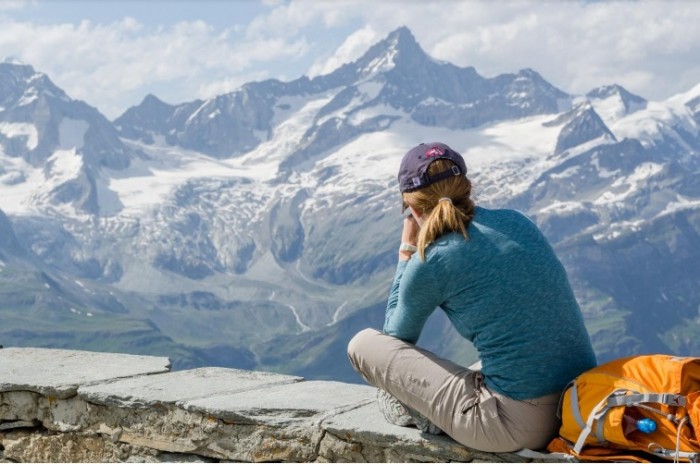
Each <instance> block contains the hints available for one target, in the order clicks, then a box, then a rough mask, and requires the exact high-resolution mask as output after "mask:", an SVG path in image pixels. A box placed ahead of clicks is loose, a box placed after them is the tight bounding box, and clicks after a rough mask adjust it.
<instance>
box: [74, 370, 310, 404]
mask: <svg viewBox="0 0 700 464" xmlns="http://www.w3.org/2000/svg"><path fill="white" fill-rule="evenodd" d="M301 380H302V378H301V377H295V376H290V375H281V374H273V373H271V372H254V371H244V370H239V369H224V368H218V367H204V368H200V369H192V370H188V371H176V372H170V373H168V374H163V375H149V376H141V377H135V378H129V379H118V380H114V381H109V382H104V383H99V384H95V385H90V386H85V387H80V388H79V389H78V395H79V396H80V397H81V398H83V399H84V400H86V401H89V402H90V403H95V404H111V405H119V406H124V407H149V406H153V405H154V404H158V403H187V402H189V401H193V400H196V399H200V398H207V397H211V396H220V395H230V394H234V393H240V392H244V391H248V390H256V389H260V388H264V387H267V386H273V385H280V384H289V383H294V382H299V381H301Z"/></svg>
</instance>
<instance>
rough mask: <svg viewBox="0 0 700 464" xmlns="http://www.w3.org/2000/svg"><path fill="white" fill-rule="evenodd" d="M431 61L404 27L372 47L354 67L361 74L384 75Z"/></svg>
mask: <svg viewBox="0 0 700 464" xmlns="http://www.w3.org/2000/svg"><path fill="white" fill-rule="evenodd" d="M428 60H430V58H429V57H428V55H426V53H425V52H424V51H423V49H422V48H421V46H420V45H419V44H418V42H417V41H416V39H415V37H414V36H413V34H412V33H411V31H410V30H409V29H408V28H407V27H405V26H402V27H400V28H398V29H396V30H394V31H392V32H391V33H389V35H388V36H387V37H386V38H385V39H384V40H381V41H379V42H378V43H376V44H375V45H373V46H372V47H370V49H369V50H367V52H366V53H365V54H364V55H363V56H362V57H360V59H358V60H357V61H356V62H355V63H354V65H355V67H356V68H357V70H358V71H359V73H360V74H364V75H368V74H375V73H382V72H386V71H389V70H391V69H393V68H394V67H396V66H402V67H406V66H408V67H410V66H415V65H419V64H421V63H424V62H425V61H428Z"/></svg>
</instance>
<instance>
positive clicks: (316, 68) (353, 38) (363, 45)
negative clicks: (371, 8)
mask: <svg viewBox="0 0 700 464" xmlns="http://www.w3.org/2000/svg"><path fill="white" fill-rule="evenodd" d="M382 38H383V37H380V36H379V34H377V32H376V31H375V30H374V29H372V28H371V27H370V26H365V27H363V28H362V29H358V30H357V31H355V32H353V33H352V34H350V35H349V36H348V38H347V39H345V41H344V42H343V43H342V44H341V45H340V47H338V50H336V52H335V53H334V54H333V55H332V56H330V57H327V56H326V57H323V58H321V59H319V60H317V61H316V62H315V63H314V64H313V65H312V66H311V69H310V70H309V77H313V76H320V75H324V74H328V73H330V72H331V71H333V70H335V69H337V68H339V67H340V66H341V65H343V64H345V63H351V62H352V61H354V60H356V59H357V58H359V57H360V56H362V54H364V53H365V52H366V51H367V49H368V48H369V47H370V46H372V44H374V43H375V42H377V41H378V40H380V39H382Z"/></svg>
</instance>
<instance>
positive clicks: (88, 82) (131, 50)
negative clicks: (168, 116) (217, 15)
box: [0, 18, 308, 117]
mask: <svg viewBox="0 0 700 464" xmlns="http://www.w3.org/2000/svg"><path fill="white" fill-rule="evenodd" d="M0 31H2V32H0V56H16V57H18V58H19V59H20V60H22V61H23V62H25V63H27V64H31V65H33V66H34V67H35V68H37V70H39V71H42V72H45V73H47V74H48V75H49V77H50V78H51V79H52V80H53V81H54V82H56V84H57V85H58V86H59V87H61V88H63V89H64V90H65V91H66V92H67V93H68V94H69V95H70V96H71V97H73V98H78V99H82V100H86V101H87V102H88V103H90V104H92V105H95V106H97V107H98V108H99V109H100V110H101V111H103V112H104V113H106V114H107V115H108V116H110V117H114V116H116V115H118V113H120V112H121V111H123V109H124V107H125V106H126V104H134V103H136V101H133V98H132V101H128V102H125V101H124V99H125V97H128V96H129V94H130V92H131V93H139V92H138V90H139V89H141V88H143V87H151V88H154V87H155V88H160V87H162V88H168V87H173V86H177V87H178V90H177V93H178V94H179V95H180V97H179V99H178V100H179V101H186V100H191V99H194V98H196V97H197V96H202V94H208V93H209V92H210V91H212V89H215V88H221V89H227V90H232V89H231V88H230V86H231V85H233V83H235V82H240V83H243V81H242V78H243V77H248V76H251V75H255V76H257V77H258V78H263V77H267V76H265V73H264V72H260V71H257V72H256V73H255V74H251V68H252V67H254V66H255V65H260V64H261V63H266V62H270V61H279V60H289V59H294V58H295V57H298V56H300V55H303V54H304V53H306V52H307V50H308V44H307V43H306V41H305V40H304V39H303V38H292V39H290V40H286V39H284V38H280V37H268V38H258V39H256V40H251V41H249V40H240V38H239V37H235V36H232V34H233V33H232V32H231V31H224V32H217V31H215V30H214V29H213V28H212V27H211V26H210V25H208V24H207V23H205V22H203V21H188V22H179V23H176V24H174V25H172V26H167V27H157V28H152V29H147V28H145V27H144V26H143V25H142V24H140V23H139V22H137V21H136V20H134V19H133V18H125V19H123V20H121V21H118V22H114V23H111V24H107V25H103V24H93V23H91V22H89V21H82V22H81V23H79V24H77V25H76V24H69V23H63V24H48V25H47V24H36V23H31V22H16V21H12V20H9V19H7V18H5V19H0ZM171 91H173V90H172V89H171ZM145 93H147V92H140V95H133V97H134V98H136V99H137V100H140V98H142V97H143V95H145ZM156 93H158V92H156ZM159 96H160V95H159ZM176 99H177V97H176ZM171 100H172V98H171Z"/></svg>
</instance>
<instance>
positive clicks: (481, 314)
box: [348, 143, 596, 452]
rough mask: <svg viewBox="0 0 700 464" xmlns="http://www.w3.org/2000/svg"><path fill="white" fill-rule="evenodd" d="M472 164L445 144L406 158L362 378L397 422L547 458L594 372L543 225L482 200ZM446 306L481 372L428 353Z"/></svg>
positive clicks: (359, 343) (366, 333) (358, 343)
mask: <svg viewBox="0 0 700 464" xmlns="http://www.w3.org/2000/svg"><path fill="white" fill-rule="evenodd" d="M466 172H467V168H466V165H465V163H464V159H463V158H462V156H461V155H460V154H459V153H457V152H455V151H454V150H452V149H451V148H450V147H448V146H447V145H445V144H442V143H431V144H421V145H419V146H417V147H415V148H413V149H411V150H410V151H409V152H408V153H406V155H405V156H404V158H403V160H402V162H401V168H400V170H399V175H398V178H399V187H400V190H401V194H402V197H403V202H404V207H405V208H408V209H409V210H410V212H411V214H410V215H409V216H408V217H407V218H406V219H404V222H403V232H402V236H401V246H400V248H399V262H398V266H397V269H396V275H395V277H394V281H393V284H392V286H391V292H390V295H389V302H388V305H387V310H386V319H385V323H384V331H383V332H378V331H376V330H373V329H365V330H363V331H361V332H360V333H358V334H357V335H355V337H354V338H353V339H352V340H351V341H350V344H349V346H348V354H349V357H350V360H351V363H352V365H353V366H354V368H355V370H357V372H359V373H360V374H361V375H362V376H363V377H364V378H365V380H366V381H367V382H369V383H370V384H372V385H374V386H376V387H378V388H379V389H380V395H379V404H380V408H381V409H382V412H383V413H384V415H385V417H386V418H387V420H389V421H390V422H392V423H394V424H397V425H409V424H416V425H417V426H418V427H419V428H420V429H422V430H423V431H429V432H433V433H435V432H439V430H437V429H441V430H443V431H444V432H445V433H447V434H448V435H450V436H451V437H452V438H454V439H455V440H456V441H458V442H459V443H461V444H463V445H465V446H468V447H471V448H474V449H478V450H482V451H490V452H508V451H515V450H518V449H521V448H530V449H540V448H543V447H545V446H546V445H547V443H548V442H549V440H551V439H552V438H553V437H554V436H555V435H556V434H557V429H558V425H559V424H558V419H557V417H556V409H557V404H558V401H559V396H560V393H561V391H562V390H563V389H564V387H565V386H566V384H567V383H568V382H569V381H571V380H572V379H573V378H574V377H576V376H577V375H578V374H580V373H582V372H583V371H585V370H588V369H590V368H592V367H594V366H595V364H596V361H595V355H594V353H593V349H592V347H591V343H590V339H589V337H588V334H587V332H586V328H585V326H584V323H583V318H582V315H581V311H580V309H579V306H578V304H577V302H576V300H575V298H574V295H573V292H572V290H571V286H570V285H569V281H568V278H567V275H566V272H565V270H564V268H563V266H562V265H561V263H560V262H559V260H558V259H557V257H556V256H555V254H554V251H553V250H552V247H551V246H550V245H549V243H548V242H547V240H546V239H545V238H544V236H543V235H542V233H541V232H540V231H539V229H538V228H537V226H536V225H535V224H534V223H533V222H532V221H530V219H528V218H527V217H525V216H524V215H523V214H521V213H519V212H517V211H513V210H505V209H501V210H497V209H486V208H482V207H478V206H475V205H474V202H473V201H472V200H471V198H470V195H471V182H470V181H469V179H468V178H467V177H466ZM436 307H440V308H441V309H442V310H443V311H444V312H445V314H446V315H447V317H448V318H449V319H450V321H451V322H452V324H453V325H454V327H455V329H456V330H457V332H459V333H460V334H461V335H462V336H463V337H465V338H466V339H467V340H469V341H471V342H472V343H473V344H474V346H475V347H476V349H477V350H478V352H479V357H480V360H481V365H482V366H481V370H475V369H468V368H466V367H463V366H459V365H457V364H455V363H453V362H451V361H448V360H445V359H441V358H440V357H438V356H436V355H435V354H433V353H431V352H428V351H426V350H423V349H421V348H418V347H417V346H415V343H416V342H417V341H418V337H419V336H420V334H421V331H422V329H423V326H424V325H425V322H426V320H427V319H428V317H429V316H430V315H431V313H432V312H433V311H434V310H435V308H436Z"/></svg>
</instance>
